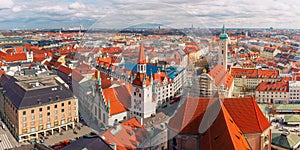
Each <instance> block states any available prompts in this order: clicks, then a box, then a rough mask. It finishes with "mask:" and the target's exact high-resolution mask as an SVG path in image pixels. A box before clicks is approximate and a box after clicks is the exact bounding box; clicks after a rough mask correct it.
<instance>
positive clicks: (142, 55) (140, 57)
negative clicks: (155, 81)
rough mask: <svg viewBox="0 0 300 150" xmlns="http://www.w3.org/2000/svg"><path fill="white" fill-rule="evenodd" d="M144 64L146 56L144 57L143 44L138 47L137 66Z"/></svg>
mask: <svg viewBox="0 0 300 150" xmlns="http://www.w3.org/2000/svg"><path fill="white" fill-rule="evenodd" d="M145 63H146V56H145V47H144V45H143V44H141V46H140V52H139V59H138V64H145Z"/></svg>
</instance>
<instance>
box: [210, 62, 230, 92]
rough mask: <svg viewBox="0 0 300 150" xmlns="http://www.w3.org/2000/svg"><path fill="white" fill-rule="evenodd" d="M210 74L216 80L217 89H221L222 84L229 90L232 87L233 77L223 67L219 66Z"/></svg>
mask: <svg viewBox="0 0 300 150" xmlns="http://www.w3.org/2000/svg"><path fill="white" fill-rule="evenodd" d="M208 74H209V75H210V76H211V77H212V78H213V79H214V82H215V86H216V87H220V86H221V85H222V84H223V85H224V86H225V87H226V88H228V89H229V88H230V87H231V85H232V82H233V77H232V76H231V75H230V74H229V73H228V72H227V71H226V70H225V69H224V67H223V66H222V65H220V64H218V65H217V66H215V67H214V68H213V69H212V70H211V71H210V72H209V73H208Z"/></svg>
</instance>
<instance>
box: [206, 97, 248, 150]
mask: <svg viewBox="0 0 300 150" xmlns="http://www.w3.org/2000/svg"><path fill="white" fill-rule="evenodd" d="M213 105H220V106H219V107H220V112H219V114H218V116H217V117H216V119H215V121H214V123H213V124H212V125H211V126H210V127H209V128H208V130H207V131H206V132H204V133H203V134H202V135H201V137H200V149H205V150H219V149H238V150H250V147H249V145H248V143H247V141H246V139H245V137H244V135H243V133H242V132H241V131H240V130H239V128H238V126H237V125H236V124H235V122H234V121H233V119H232V118H231V116H230V115H229V113H228V112H227V110H226V108H225V107H224V105H223V104H222V103H220V101H219V100H218V101H216V103H214V104H213ZM214 107H216V106H214ZM208 109H214V108H213V107H209V108H208ZM208 111H209V110H208Z"/></svg>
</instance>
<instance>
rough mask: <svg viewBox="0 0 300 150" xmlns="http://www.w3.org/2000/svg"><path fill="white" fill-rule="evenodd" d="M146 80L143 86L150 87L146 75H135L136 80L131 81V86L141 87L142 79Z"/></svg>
mask: <svg viewBox="0 0 300 150" xmlns="http://www.w3.org/2000/svg"><path fill="white" fill-rule="evenodd" d="M144 76H145V78H146V82H145V85H146V86H148V85H150V78H149V77H148V76H147V75H146V74H142V73H141V74H140V73H137V74H136V78H135V79H134V80H133V82H132V84H134V85H139V86H143V78H144Z"/></svg>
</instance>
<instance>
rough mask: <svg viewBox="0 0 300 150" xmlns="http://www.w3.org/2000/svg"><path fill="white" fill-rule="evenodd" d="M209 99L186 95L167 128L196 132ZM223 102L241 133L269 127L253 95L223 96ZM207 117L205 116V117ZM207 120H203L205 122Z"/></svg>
mask: <svg viewBox="0 0 300 150" xmlns="http://www.w3.org/2000/svg"><path fill="white" fill-rule="evenodd" d="M210 101H211V100H210V99H209V98H191V97H188V98H187V99H186V101H185V102H184V103H183V104H182V105H181V107H180V108H179V110H178V111H177V113H176V114H175V116H174V117H173V118H172V119H171V120H170V122H169V128H170V129H172V130H174V131H176V132H179V133H181V134H197V133H198V132H199V128H200V125H201V123H202V122H203V121H207V120H202V119H203V116H204V115H205V112H206V111H207V109H208V108H209V107H208V108H207V106H208V105H209V106H212V105H211V104H209V102H210ZM223 104H224V106H225V108H226V110H227V111H228V113H229V115H230V116H231V118H232V119H233V121H234V122H235V124H236V125H237V126H238V128H239V129H240V130H241V131H242V133H243V134H248V133H262V132H263V131H265V130H266V129H267V128H269V127H270V125H271V124H270V123H269V122H268V120H267V119H266V118H265V116H264V115H263V113H262V112H261V110H260V109H259V107H258V106H257V104H256V102H255V99H254V98H253V97H249V98H225V99H224V101H223ZM219 110H220V109H215V110H214V111H217V112H211V113H209V114H208V115H212V116H211V117H213V114H216V113H219ZM206 119H207V118H206ZM206 123H208V122H203V124H206Z"/></svg>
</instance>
